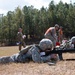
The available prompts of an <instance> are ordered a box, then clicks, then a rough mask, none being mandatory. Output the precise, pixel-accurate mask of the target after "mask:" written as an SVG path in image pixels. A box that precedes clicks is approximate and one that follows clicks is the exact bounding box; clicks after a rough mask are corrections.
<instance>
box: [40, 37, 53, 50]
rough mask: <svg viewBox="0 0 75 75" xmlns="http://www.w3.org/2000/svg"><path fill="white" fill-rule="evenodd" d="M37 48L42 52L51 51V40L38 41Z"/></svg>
mask: <svg viewBox="0 0 75 75" xmlns="http://www.w3.org/2000/svg"><path fill="white" fill-rule="evenodd" d="M39 46H40V48H41V49H42V50H46V49H52V47H53V43H52V41H51V40H49V39H46V38H45V39H42V40H41V41H40V43H39Z"/></svg>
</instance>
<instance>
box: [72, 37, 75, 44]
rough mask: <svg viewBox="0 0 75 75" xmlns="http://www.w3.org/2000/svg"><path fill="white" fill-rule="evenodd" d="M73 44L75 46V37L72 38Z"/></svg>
mask: <svg viewBox="0 0 75 75" xmlns="http://www.w3.org/2000/svg"><path fill="white" fill-rule="evenodd" d="M71 43H72V44H75V36H73V37H72V38H71Z"/></svg>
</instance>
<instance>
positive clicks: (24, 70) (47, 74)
mask: <svg viewBox="0 0 75 75" xmlns="http://www.w3.org/2000/svg"><path fill="white" fill-rule="evenodd" d="M17 52H19V51H18V46H12V47H0V57H1V56H10V55H12V54H14V53H17ZM63 58H64V61H58V62H57V63H56V64H55V65H48V64H47V63H34V62H33V61H31V62H28V63H8V64H0V75H75V53H66V54H63ZM66 59H67V60H66Z"/></svg>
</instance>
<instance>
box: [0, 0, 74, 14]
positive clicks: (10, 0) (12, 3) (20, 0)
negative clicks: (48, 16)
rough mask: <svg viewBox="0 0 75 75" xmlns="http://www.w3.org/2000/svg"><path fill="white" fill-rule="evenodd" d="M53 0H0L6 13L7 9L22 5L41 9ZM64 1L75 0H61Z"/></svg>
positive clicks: (12, 9)
mask: <svg viewBox="0 0 75 75" xmlns="http://www.w3.org/2000/svg"><path fill="white" fill-rule="evenodd" d="M51 1H52V0H0V13H3V14H6V13H7V11H14V10H15V8H17V7H18V6H20V7H21V8H23V6H25V5H26V6H31V5H33V6H34V8H37V9H40V8H41V7H42V6H44V7H48V5H49V3H50V2H51ZM59 1H60V0H54V2H55V3H58V2H59ZM61 1H62V2H63V3H65V2H67V3H70V1H72V3H73V2H75V0H61Z"/></svg>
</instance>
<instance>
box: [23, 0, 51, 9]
mask: <svg viewBox="0 0 75 75" xmlns="http://www.w3.org/2000/svg"><path fill="white" fill-rule="evenodd" d="M24 1H25V2H26V3H28V6H30V5H33V6H34V8H37V9H40V8H41V7H42V6H44V7H48V5H49V3H50V0H24Z"/></svg>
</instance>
